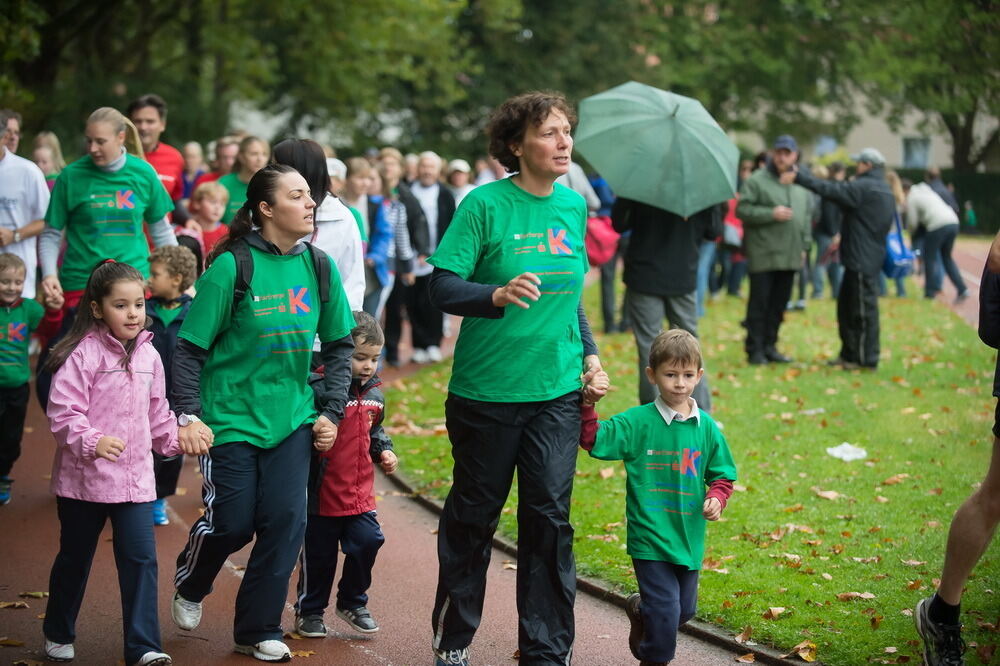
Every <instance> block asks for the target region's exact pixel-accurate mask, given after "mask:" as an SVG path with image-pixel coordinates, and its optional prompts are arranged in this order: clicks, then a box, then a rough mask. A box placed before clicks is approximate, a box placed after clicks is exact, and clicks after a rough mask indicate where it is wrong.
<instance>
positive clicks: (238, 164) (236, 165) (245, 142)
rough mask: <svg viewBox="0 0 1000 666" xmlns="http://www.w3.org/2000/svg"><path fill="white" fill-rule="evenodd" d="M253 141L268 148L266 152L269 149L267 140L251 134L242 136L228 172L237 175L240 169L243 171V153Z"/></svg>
mask: <svg viewBox="0 0 1000 666" xmlns="http://www.w3.org/2000/svg"><path fill="white" fill-rule="evenodd" d="M255 143H259V144H261V145H263V146H264V147H265V148H267V149H268V152H270V150H271V149H270V146H268V144H267V141H264V139H261V138H260V137H256V136H252V135H251V136H245V137H243V139H242V140H241V141H240V149H239V151H237V153H236V161H235V162H233V170H232V171H231V172H230V173H235V174H237V175H239V173H240V171H243V167H245V166H246V165H245V164H244V163H243V153H245V152H246V151H248V150H250V146H252V145H253V144H255Z"/></svg>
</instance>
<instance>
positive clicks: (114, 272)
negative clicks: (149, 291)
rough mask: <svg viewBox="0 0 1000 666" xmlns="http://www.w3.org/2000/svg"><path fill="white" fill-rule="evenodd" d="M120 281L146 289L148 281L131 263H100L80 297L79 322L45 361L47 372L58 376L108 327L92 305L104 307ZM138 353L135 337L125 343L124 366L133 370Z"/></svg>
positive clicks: (111, 260) (145, 324)
mask: <svg viewBox="0 0 1000 666" xmlns="http://www.w3.org/2000/svg"><path fill="white" fill-rule="evenodd" d="M116 282H138V283H139V284H141V285H143V288H145V285H146V280H145V278H143V277H142V273H140V272H139V271H137V270H136V269H135V268H133V267H132V266H129V265H128V264H123V263H121V262H119V261H115V260H114V259H105V260H104V261H102V262H101V263H99V264H97V266H96V267H95V268H94V270H93V272H92V273H91V274H90V277H89V278H87V286H86V287H85V288H84V290H83V296H82V297H81V298H80V305H79V307H77V310H76V319H74V320H73V325H72V326H71V327H70V329H69V332H68V333H66V336H65V337H64V338H63V339H62V340H60V341H59V342H58V343H56V345H55V346H54V347H53V348H52V351H51V352H50V353H49V358H48V360H46V361H45V369H46V370H48V371H49V372H50V373H52V374H55V372H56V370H58V369H59V368H61V367H62V365H63V363H65V362H66V359H67V358H69V355H70V354H72V353H73V350H74V349H76V346H77V345H78V344H80V341H81V340H83V339H84V338H85V337H86V336H87V334H88V333H90V332H91V331H93V330H94V329H97V328H98V327H100V326H104V324H103V323H101V322H100V320H98V319H96V318H95V317H94V313H93V310H92V308H91V303H97V304H98V306H100V304H101V302H102V301H103V300H104V298H105V297H106V296H107V295H108V294H110V293H111V288H112V287H113V286H114V284H115V283H116ZM148 326H149V317H148V316H147V317H146V321H145V322H144V323H143V328H146V327H148ZM133 351H135V338H133V339H131V340H129V341H128V342H126V343H125V356H123V357H122V367H123V368H125V369H126V370H128V369H129V363H130V362H131V360H132V352H133Z"/></svg>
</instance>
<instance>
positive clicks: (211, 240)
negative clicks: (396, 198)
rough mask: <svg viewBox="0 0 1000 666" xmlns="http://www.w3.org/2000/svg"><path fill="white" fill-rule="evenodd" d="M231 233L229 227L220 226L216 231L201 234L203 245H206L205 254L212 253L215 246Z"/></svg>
mask: <svg viewBox="0 0 1000 666" xmlns="http://www.w3.org/2000/svg"><path fill="white" fill-rule="evenodd" d="M228 233H229V227H227V226H226V225H224V224H220V225H219V226H218V227H216V229H215V230H214V231H204V230H202V232H201V239H202V243H204V245H205V252H206V254H207V253H208V252H211V251H212V248H213V247H215V244H216V243H218V242H219V241H220V240H221V239H222V238H223V237H225V236H226V235H227V234H228Z"/></svg>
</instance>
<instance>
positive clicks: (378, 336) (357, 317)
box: [351, 310, 385, 347]
mask: <svg viewBox="0 0 1000 666" xmlns="http://www.w3.org/2000/svg"><path fill="white" fill-rule="evenodd" d="M353 314H354V323H355V324H356V326H355V327H354V328H352V329H351V337H352V338H354V344H355V345H359V344H360V345H378V346H379V347H381V346H382V345H384V344H385V336H384V335H383V334H382V327H381V326H379V325H378V322H377V321H375V317H373V316H371V315H370V314H368V313H367V312H362V311H361V310H356V311H355V312H354V313H353Z"/></svg>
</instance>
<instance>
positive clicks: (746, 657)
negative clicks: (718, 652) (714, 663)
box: [736, 652, 757, 664]
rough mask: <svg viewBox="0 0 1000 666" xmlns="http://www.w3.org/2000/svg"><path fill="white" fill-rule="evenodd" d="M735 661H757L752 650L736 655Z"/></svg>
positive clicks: (741, 662)
mask: <svg viewBox="0 0 1000 666" xmlns="http://www.w3.org/2000/svg"><path fill="white" fill-rule="evenodd" d="M736 661H737V662H738V663H740V664H752V663H754V662H756V661H757V658H756V657H755V656H754V654H753V652H747V653H746V654H745V655H742V656H740V657H736Z"/></svg>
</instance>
